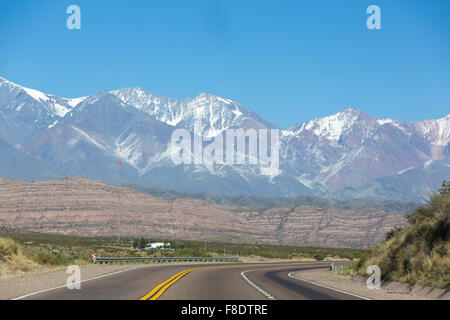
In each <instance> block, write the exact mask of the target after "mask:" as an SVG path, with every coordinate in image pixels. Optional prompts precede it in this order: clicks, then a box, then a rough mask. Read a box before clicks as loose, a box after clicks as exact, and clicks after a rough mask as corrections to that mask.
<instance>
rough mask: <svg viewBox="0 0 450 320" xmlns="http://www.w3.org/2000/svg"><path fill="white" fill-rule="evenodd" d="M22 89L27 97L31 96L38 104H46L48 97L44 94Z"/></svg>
mask: <svg viewBox="0 0 450 320" xmlns="http://www.w3.org/2000/svg"><path fill="white" fill-rule="evenodd" d="M22 88H23V90H25V92H26V93H27V94H28V95H29V96H31V97H32V98H33V99H34V100H36V101H38V102H47V101H48V100H49V98H48V96H47V95H46V94H45V93H42V92H40V91H37V90H34V89H29V88H25V87H22Z"/></svg>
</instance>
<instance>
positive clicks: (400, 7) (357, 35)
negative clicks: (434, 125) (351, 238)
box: [0, 0, 450, 127]
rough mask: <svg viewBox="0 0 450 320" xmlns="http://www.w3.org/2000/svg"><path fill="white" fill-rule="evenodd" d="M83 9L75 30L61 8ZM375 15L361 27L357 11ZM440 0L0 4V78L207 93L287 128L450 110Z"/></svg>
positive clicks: (448, 54)
mask: <svg viewBox="0 0 450 320" xmlns="http://www.w3.org/2000/svg"><path fill="white" fill-rule="evenodd" d="M71 4H76V5H78V6H80V8H81V14H82V17H81V20H82V22H81V23H82V29H81V30H68V29H67V28H66V19H67V17H68V14H66V8H67V7H68V6H69V5H71ZM371 4H376V5H378V6H379V7H380V8H381V24H382V30H368V29H367V27H366V19H367V17H368V14H367V13H366V8H367V7H368V6H369V5H371ZM449 17H450V1H448V0H433V1H425V0H417V1H415V0H390V1H381V0H371V1H365V0H345V1H344V0H340V1H338V0H336V1H325V0H315V1H312V0H310V1H301V0H295V1H282V0H281V1H272V0H270V1H269V0H268V1H263V0H260V1H255V0H237V1H235V0H205V1H200V0H189V1H188V0H184V1H175V0H165V1H153V0H148V1H144V0H127V1H122V0H117V1H113V0H111V1H104V0H95V1H92V0H86V1H85V0H71V1H65V0H59V1H55V0H48V1H45V0H39V1H31V0H29V1H25V0H18V1H8V2H6V1H2V2H1V4H0V76H3V77H5V78H7V79H9V80H11V81H14V82H17V83H19V84H22V85H25V86H28V87H31V88H35V89H39V90H41V91H44V92H47V93H52V94H55V95H58V96H62V97H76V96H84V95H90V94H93V93H95V92H97V91H99V90H101V89H105V90H111V89H118V88H122V87H142V88H144V89H147V90H149V91H151V92H153V93H159V94H165V95H167V96H170V97H175V98H185V97H194V96H196V95H197V94H198V93H200V92H209V93H213V94H216V95H219V96H223V97H226V98H230V99H234V100H236V101H238V102H241V103H242V104H244V105H246V106H247V107H249V108H250V109H252V110H254V111H256V112H257V113H259V114H260V115H261V116H263V117H264V118H265V119H267V120H269V121H270V122H272V123H274V124H276V125H279V126H281V127H286V126H289V125H292V124H295V123H299V122H303V121H306V120H309V119H311V118H315V117H321V116H325V115H329V114H332V113H335V112H338V111H340V110H342V109H344V108H345V107H352V108H357V109H361V110H363V111H365V112H366V113H369V114H371V115H373V116H375V117H382V118H384V117H392V118H396V119H399V120H403V121H414V120H422V119H427V118H439V117H443V116H445V115H446V114H448V113H450V111H449V110H450V19H449Z"/></svg>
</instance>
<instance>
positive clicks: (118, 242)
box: [117, 146, 122, 246]
mask: <svg viewBox="0 0 450 320" xmlns="http://www.w3.org/2000/svg"><path fill="white" fill-rule="evenodd" d="M120 167H122V146H120V147H119V194H118V195H119V202H118V207H117V245H118V246H120V184H121V179H120Z"/></svg>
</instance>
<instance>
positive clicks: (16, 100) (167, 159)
mask: <svg viewBox="0 0 450 320" xmlns="http://www.w3.org/2000/svg"><path fill="white" fill-rule="evenodd" d="M196 120H201V124H202V128H201V129H202V133H203V135H204V136H205V137H207V138H212V137H217V136H219V135H224V132H225V130H227V129H240V128H242V129H244V130H247V129H264V128H267V129H274V128H276V126H275V125H273V124H271V123H270V122H269V121H266V120H264V119H263V118H261V117H260V116H258V115H257V114H256V113H255V112H253V111H252V110H250V109H248V108H246V107H245V106H243V105H241V104H239V103H237V102H235V101H232V100H229V99H225V98H222V97H219V96H215V95H212V94H207V93H201V94H199V95H198V96H197V97H195V98H193V99H184V100H178V99H173V98H168V97H165V96H163V95H156V94H152V93H150V92H148V91H146V90H143V89H140V88H125V89H120V90H114V91H100V92H98V93H96V94H94V95H92V96H87V97H80V98H74V99H70V98H60V97H56V96H54V95H50V94H46V93H42V92H40V91H37V90H34V89H29V88H25V87H23V86H20V85H18V84H15V83H12V82H10V81H8V80H6V79H4V78H1V77H0V151H2V152H1V160H2V163H3V164H4V165H3V166H1V167H0V176H3V177H6V178H14V179H24V180H50V179H54V178H58V177H67V176H80V177H86V178H91V179H98V180H101V181H103V182H105V183H109V184H115V185H118V184H135V185H139V186H142V187H157V188H165V189H172V190H178V191H187V192H208V193H211V194H220V195H227V196H230V195H255V196H262V197H264V196H270V197H286V196H291V197H292V196H298V195H313V196H318V197H324V198H334V199H341V200H348V199H357V198H366V199H372V200H390V199H393V200H407V201H414V202H422V201H423V199H424V198H426V196H427V193H429V192H430V191H431V190H433V189H435V188H437V187H438V186H440V184H441V183H442V180H446V179H447V180H450V144H449V143H450V115H447V116H446V117H444V118H442V119H437V120H424V121H420V122H400V121H397V120H395V119H376V118H374V117H371V116H370V115H368V114H366V113H364V112H362V111H360V110H354V109H352V108H347V109H344V110H343V111H341V112H339V113H337V114H335V115H331V116H327V117H324V118H319V119H313V120H310V121H307V122H304V123H299V124H296V125H293V126H291V127H289V128H285V129H280V167H279V170H275V171H273V172H272V173H271V175H261V174H260V173H261V168H260V165H253V164H242V165H217V164H215V165H212V166H209V165H208V166H206V165H199V164H190V165H186V164H178V165H176V164H174V163H173V161H172V159H171V148H170V141H171V135H172V133H173V131H174V130H176V129H179V128H184V129H187V130H189V131H190V132H191V133H192V134H194V131H195V130H194V123H195V121H196ZM120 150H121V151H122V152H120ZM119 157H121V158H122V166H120V167H119V166H118V162H119Z"/></svg>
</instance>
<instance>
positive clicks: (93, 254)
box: [91, 252, 96, 263]
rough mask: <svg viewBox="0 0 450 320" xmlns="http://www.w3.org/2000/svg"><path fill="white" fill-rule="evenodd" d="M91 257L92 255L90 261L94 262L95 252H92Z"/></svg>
mask: <svg viewBox="0 0 450 320" xmlns="http://www.w3.org/2000/svg"><path fill="white" fill-rule="evenodd" d="M91 257H92V262H93V263H95V259H96V256H95V252H93V253H92V256H91Z"/></svg>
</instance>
